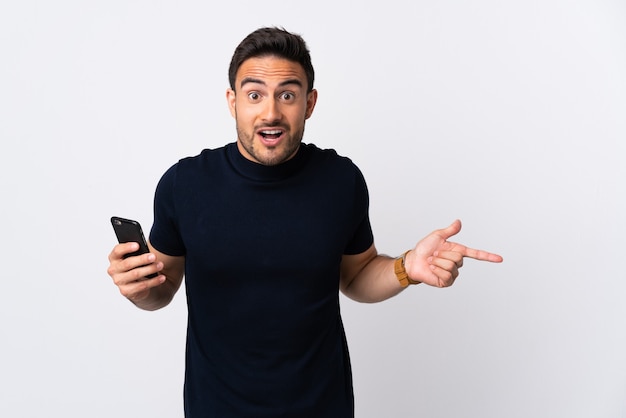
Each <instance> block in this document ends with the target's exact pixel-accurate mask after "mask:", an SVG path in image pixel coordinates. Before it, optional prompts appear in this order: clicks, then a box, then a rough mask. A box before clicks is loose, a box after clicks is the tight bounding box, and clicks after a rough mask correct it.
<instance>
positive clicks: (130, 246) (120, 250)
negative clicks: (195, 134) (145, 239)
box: [109, 242, 139, 261]
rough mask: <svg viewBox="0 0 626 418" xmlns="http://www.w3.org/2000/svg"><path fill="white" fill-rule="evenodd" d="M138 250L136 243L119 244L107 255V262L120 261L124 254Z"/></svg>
mask: <svg viewBox="0 0 626 418" xmlns="http://www.w3.org/2000/svg"><path fill="white" fill-rule="evenodd" d="M138 249H139V244H138V243H136V242H124V243H121V244H117V245H116V246H115V247H113V250H112V251H111V254H110V255H109V260H111V261H112V260H121V259H123V258H124V256H125V255H126V254H129V253H132V252H134V251H137V250H138Z"/></svg>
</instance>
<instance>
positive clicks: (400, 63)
mask: <svg viewBox="0 0 626 418" xmlns="http://www.w3.org/2000/svg"><path fill="white" fill-rule="evenodd" d="M368 4H369V5H368ZM264 25H280V26H284V27H285V28H287V29H288V30H291V31H294V32H297V33H300V34H302V35H303V36H304V38H305V39H306V40H307V42H308V44H309V47H310V50H311V53H312V57H313V63H314V65H315V68H316V71H317V80H316V87H317V88H318V90H319V101H318V106H317V108H316V111H315V114H314V115H313V117H312V118H311V119H310V120H309V122H308V124H307V132H306V134H305V141H306V142H314V143H316V144H318V145H319V146H321V147H329V148H335V149H336V150H337V151H338V152H340V153H341V154H344V155H347V156H350V157H351V158H352V159H353V160H354V161H355V163H357V164H358V165H359V167H360V168H361V169H362V171H363V172H364V175H365V177H366V180H367V181H368V184H369V188H370V195H371V219H372V224H373V227H374V233H375V237H376V244H377V247H378V248H379V250H380V251H381V252H384V253H387V254H391V255H396V254H399V253H401V252H402V251H404V250H405V249H407V248H409V247H411V246H412V245H414V243H415V242H416V241H417V240H418V239H420V238H421V237H422V236H424V235H425V234H427V233H428V232H430V231H431V230H433V229H435V228H441V227H444V226H447V225H448V224H449V223H450V222H451V221H452V220H454V219H455V218H460V219H461V220H462V221H463V222H464V229H463V230H462V231H461V233H460V234H459V236H458V237H457V240H458V241H459V242H462V243H465V244H467V245H470V246H473V247H478V248H484V249H487V250H491V251H494V252H498V253H500V254H502V255H503V256H504V258H505V262H504V263H503V264H500V265H494V264H487V263H479V262H476V261H473V260H468V261H467V262H466V265H465V267H464V268H463V269H462V273H461V274H462V275H461V277H460V278H459V280H458V281H457V283H456V284H455V285H454V286H453V287H451V288H449V289H445V290H439V289H432V288H426V287H423V286H418V287H415V288H411V289H410V290H409V291H407V292H404V293H403V294H401V295H400V296H399V297H397V298H395V299H392V300H390V301H387V302H384V303H381V304H376V305H365V304H358V303H356V302H352V301H350V300H347V299H345V298H343V297H342V309H343V314H344V320H345V326H346V331H347V334H348V339H349V343H350V350H351V354H352V360H353V368H354V379H355V394H356V408H357V417H358V418H380V417H416V416H420V417H429V418H433V417H446V418H448V417H481V418H484V417H494V418H500V417H535V418H536V417H568V418H573V417H581V418H582V417H595V418H599V417H607V418H608V417H626V355H625V354H624V353H626V304H625V303H624V299H625V293H626V284H625V281H624V279H625V275H624V272H623V267H622V264H623V260H624V255H623V254H624V250H625V249H626V248H625V246H624V233H625V232H626V225H625V221H624V214H625V213H626V207H625V204H624V199H623V198H624V191H625V187H624V185H625V182H624V179H626V176H625V171H626V169H625V168H624V167H625V163H624V159H625V157H626V152H625V151H626V150H625V148H626V147H625V142H626V141H625V140H626V5H625V4H624V2H623V1H617V0H615V1H609V0H573V1H565V0H562V1H559V0H529V1H508V2H503V1H496V0H491V1H489V0H481V1H474V2H469V1H461V0H443V1H436V2H435V1H424V0H410V1H409V0H407V1H397V0H388V1H384V2H376V3H374V2H356V1H354V2H341V1H319V2H306V3H298V2H294V1H284V2H280V1H265V2H259V1H238V2H220V3H219V5H217V4H214V2H208V1H176V2H175V1H166V0H163V1H137V0H125V1H117V0H109V1H79V0H76V1H69V0H59V1H32V0H30V1H28V0H26V1H19V2H18V1H9V0H5V1H2V3H1V4H0V138H1V141H2V142H1V144H2V151H1V153H0V170H1V171H0V186H1V189H0V190H1V192H2V205H0V215H1V217H0V220H1V221H2V234H1V236H2V242H3V243H2V251H1V253H0V254H1V261H2V263H1V271H2V283H3V285H2V292H1V293H0V298H1V303H0V321H1V323H0V325H1V328H0V332H1V334H0V335H1V355H0V416H3V417H113V416H114V417H120V418H123V417H168V418H170V417H182V383H183V370H184V364H183V361H184V335H185V326H186V311H185V301H184V297H183V296H184V295H183V293H179V294H178V295H177V297H176V299H175V301H174V302H173V303H172V304H171V305H170V306H169V307H167V308H165V309H163V310H161V311H159V312H154V313H148V312H143V311H140V310H138V309H136V308H134V307H133V306H132V305H131V304H130V303H129V302H127V301H126V300H125V299H124V298H123V297H121V296H120V295H119V293H118V291H117V289H116V288H115V286H114V285H113V284H112V283H111V280H110V278H109V277H108V276H107V274H106V268H107V265H108V261H107V255H108V253H109V251H110V249H111V248H112V246H113V245H114V244H115V237H114V234H113V231H112V229H111V226H110V224H109V218H110V217H111V216H112V215H118V216H123V217H129V218H134V219H138V220H139V221H140V222H141V223H142V224H143V225H144V228H145V229H146V230H148V229H149V227H150V225H151V222H152V212H151V210H152V196H153V192H154V186H155V185H156V182H157V181H158V179H159V177H160V176H161V174H162V173H163V172H164V171H165V170H166V169H167V168H168V167H169V166H170V165H171V164H173V163H174V162H175V161H177V160H178V159H179V158H181V157H185V156H188V155H195V154H197V153H198V152H200V150H201V149H203V148H211V147H217V146H221V145H223V144H225V143H227V142H231V141H233V140H234V139H235V130H234V121H233V119H232V118H231V117H230V114H229V113H228V110H227V107H226V101H225V90H226V88H227V67H228V63H229V60H230V57H231V54H232V52H233V50H234V48H235V46H236V45H237V44H238V43H239V41H241V39H243V37H244V36H245V35H247V34H248V33H249V32H251V31H252V30H254V29H256V28H258V27H260V26H264Z"/></svg>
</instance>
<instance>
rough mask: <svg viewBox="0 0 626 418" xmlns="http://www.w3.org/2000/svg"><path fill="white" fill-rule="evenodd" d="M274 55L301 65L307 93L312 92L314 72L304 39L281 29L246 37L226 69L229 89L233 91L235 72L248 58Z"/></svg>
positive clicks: (263, 29) (256, 31)
mask: <svg viewBox="0 0 626 418" xmlns="http://www.w3.org/2000/svg"><path fill="white" fill-rule="evenodd" d="M269 55H275V56H277V57H280V58H285V59H287V60H289V61H293V62H297V63H298V64H300V65H302V68H303V69H304V73H305V74H306V78H307V82H308V86H307V87H308V91H311V90H313V80H314V79H315V71H313V64H311V55H310V54H309V50H308V49H307V46H306V43H305V42H304V39H302V37H301V36H300V35H297V34H294V33H291V32H287V31H286V30H285V29H283V28H277V27H265V28H260V29H257V30H255V31H254V32H252V33H251V34H249V35H248V36H246V38H245V39H244V40H243V41H241V43H240V44H239V45H238V46H237V48H236V49H235V53H234V54H233V58H232V59H231V61H230V67H229V68H228V81H229V82H230V88H231V89H233V90H235V79H236V77H237V71H238V70H239V67H240V66H241V64H243V62H244V61H245V60H247V59H249V58H256V57H262V56H269Z"/></svg>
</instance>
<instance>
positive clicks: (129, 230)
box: [111, 216, 157, 278]
mask: <svg viewBox="0 0 626 418" xmlns="http://www.w3.org/2000/svg"><path fill="white" fill-rule="evenodd" d="M111 225H113V230H114V231H115V235H116V236H117V241H118V242H119V243H120V244H121V243H125V242H136V243H138V244H139V249H138V250H137V251H135V252H132V253H128V254H126V255H125V256H124V258H127V257H133V256H136V255H141V254H145V253H147V252H149V249H148V244H147V243H146V238H145V237H144V235H143V230H142V228H141V225H140V224H139V222H137V221H133V220H132V219H125V218H120V217H119V216H113V217H111ZM156 276H157V274H156V273H153V274H150V275H148V276H147V277H148V278H153V277H156Z"/></svg>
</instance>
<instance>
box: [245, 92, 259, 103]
mask: <svg viewBox="0 0 626 418" xmlns="http://www.w3.org/2000/svg"><path fill="white" fill-rule="evenodd" d="M260 98H261V95H260V94H259V93H258V92H256V91H251V92H250V93H248V99H250V100H251V101H253V102H256V101H258V100H259V99H260Z"/></svg>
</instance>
